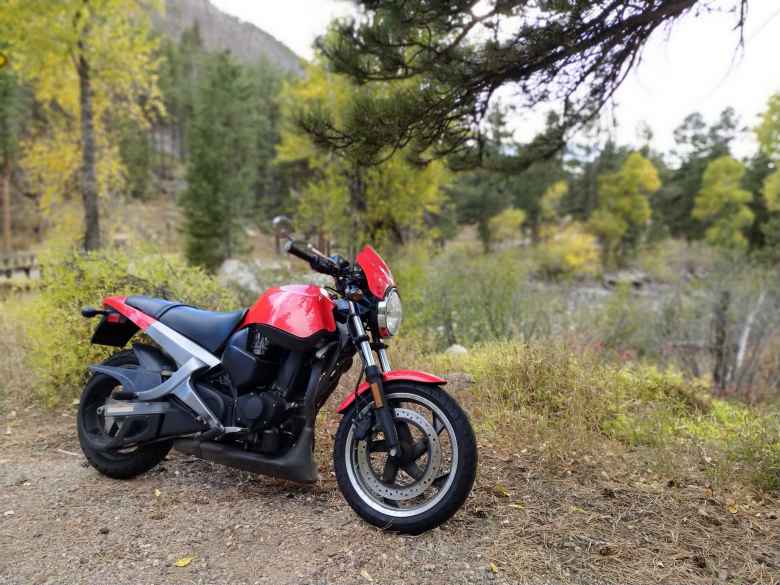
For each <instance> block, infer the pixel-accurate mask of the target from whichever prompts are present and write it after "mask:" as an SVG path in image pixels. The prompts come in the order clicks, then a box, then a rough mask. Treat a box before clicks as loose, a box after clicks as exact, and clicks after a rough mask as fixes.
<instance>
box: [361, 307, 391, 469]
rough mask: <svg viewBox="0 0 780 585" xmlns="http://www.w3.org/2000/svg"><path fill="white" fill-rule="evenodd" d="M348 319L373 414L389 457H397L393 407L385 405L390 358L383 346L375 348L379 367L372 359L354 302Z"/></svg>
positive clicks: (368, 340)
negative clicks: (361, 361)
mask: <svg viewBox="0 0 780 585" xmlns="http://www.w3.org/2000/svg"><path fill="white" fill-rule="evenodd" d="M349 310H350V320H351V321H352V328H353V329H354V331H353V333H354V335H355V337H354V339H355V343H356V344H357V346H358V349H359V350H360V356H361V357H362V358H363V366H364V369H365V372H366V382H368V386H369V388H371V397H372V398H373V400H374V414H375V415H376V420H377V422H378V423H379V427H380V428H381V429H382V433H383V434H384V436H385V444H386V445H387V447H388V454H389V455H390V457H398V456H399V455H400V453H401V449H400V442H399V440H398V429H396V426H395V421H394V420H393V409H392V408H391V407H390V406H388V405H387V403H386V400H385V390H384V376H383V374H384V373H385V372H388V371H390V360H389V359H388V357H387V351H386V350H385V348H384V347H380V348H379V349H378V350H377V353H378V354H379V363H380V365H381V369H380V367H379V366H377V363H376V360H375V359H374V352H373V350H372V349H371V340H370V339H369V337H368V333H366V328H365V327H363V321H362V320H361V318H360V315H358V314H357V311H356V310H355V304H354V303H353V302H352V301H350V302H349Z"/></svg>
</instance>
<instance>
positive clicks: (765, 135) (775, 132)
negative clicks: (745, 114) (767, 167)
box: [756, 93, 780, 160]
mask: <svg viewBox="0 0 780 585" xmlns="http://www.w3.org/2000/svg"><path fill="white" fill-rule="evenodd" d="M756 138H757V139H758V143H759V145H761V150H763V151H764V153H766V155H767V156H768V157H769V158H771V159H772V160H780V93H776V94H775V95H773V96H772V97H770V98H769V103H768V104H767V109H766V111H765V112H764V113H763V114H762V116H761V123H760V124H759V125H758V127H757V128H756Z"/></svg>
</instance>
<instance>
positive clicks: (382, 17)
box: [302, 0, 747, 165]
mask: <svg viewBox="0 0 780 585" xmlns="http://www.w3.org/2000/svg"><path fill="white" fill-rule="evenodd" d="M732 3H733V5H734V8H735V9H738V8H741V10H737V12H738V14H741V15H744V10H745V8H746V3H747V2H746V0H732ZM357 4H358V6H359V7H360V8H361V10H360V11H359V15H360V16H359V17H358V18H357V19H355V20H348V19H345V20H342V21H338V22H337V23H336V24H335V26H334V29H333V30H332V31H331V32H330V33H329V34H327V35H325V36H324V37H323V38H322V39H320V41H319V43H318V46H319V48H320V50H321V51H322V53H323V55H324V56H325V57H326V58H327V59H328V61H329V63H330V64H331V65H332V66H333V67H334V68H335V70H337V71H338V72H341V73H345V74H347V75H349V76H350V77H351V78H353V79H354V80H355V81H357V82H358V84H359V85H365V84H371V83H373V82H376V83H384V82H387V81H399V82H400V83H397V84H394V85H393V87H392V90H391V91H388V92H385V93H381V94H376V95H374V96H370V97H369V98H367V99H364V100H360V101H356V102H355V103H353V105H352V107H351V108H350V110H349V112H348V115H346V116H344V117H343V119H342V120H341V121H340V122H339V121H336V120H334V119H332V118H329V117H328V116H321V115H318V114H321V112H310V113H309V114H310V115H308V116H306V117H304V118H302V122H303V124H304V125H305V127H306V128H307V129H308V130H309V132H311V133H312V135H314V136H316V137H317V139H318V140H320V141H325V142H329V143H330V144H332V145H333V146H334V147H336V148H342V149H346V150H350V151H352V152H353V153H354V154H355V155H356V156H358V157H359V158H360V160H361V161H363V162H374V163H375V162H377V161H379V160H381V159H382V158H383V157H384V156H387V154H388V153H387V151H388V150H397V149H399V148H406V147H410V146H411V150H412V152H415V153H418V154H419V156H421V157H423V158H425V157H427V156H431V155H434V156H436V155H438V156H448V155H452V154H453V153H457V154H458V155H460V156H459V158H465V159H467V160H468V159H475V160H474V161H473V162H475V163H478V162H480V155H482V154H483V151H481V149H479V145H480V143H481V140H480V131H481V129H482V128H483V126H482V121H483V119H484V117H485V115H486V114H487V113H489V111H490V102H491V97H493V96H494V95H495V92H496V90H497V89H498V88H500V87H503V86H512V87H516V88H517V90H518V92H517V93H518V95H519V96H521V101H520V105H521V107H524V108H528V109H533V108H537V107H539V106H540V105H541V104H546V103H550V102H558V103H561V104H563V105H564V107H562V108H561V110H562V116H561V119H560V120H559V124H558V125H557V127H556V128H554V129H552V130H551V131H550V132H548V133H547V134H546V135H545V136H544V137H542V139H541V140H537V141H534V143H532V144H531V145H529V146H528V147H527V148H526V149H524V153H526V154H528V156H521V157H518V158H517V159H516V160H515V161H514V162H515V163H516V164H517V165H521V164H527V163H528V162H529V161H531V160H533V159H534V158H537V157H539V156H541V157H545V156H549V155H550V154H551V153H552V152H555V151H558V150H560V148H561V147H562V146H563V136H564V133H565V131H566V130H567V129H571V128H573V127H577V126H581V125H583V124H585V123H587V122H589V121H590V120H592V119H593V118H594V116H595V115H596V114H597V112H598V111H599V110H600V109H601V107H602V106H603V105H604V104H605V103H606V102H607V101H608V100H609V98H610V97H611V96H612V95H614V92H615V90H616V89H617V87H618V86H619V85H620V84H621V82H622V81H623V80H624V79H625V76H626V73H627V71H628V70H629V69H630V68H631V67H632V66H633V65H634V64H635V63H636V62H637V61H638V60H639V55H640V53H641V50H642V47H643V46H644V44H645V43H646V42H647V40H648V39H649V38H650V36H651V35H652V34H653V32H654V31H656V30H659V29H663V28H664V27H668V26H670V25H671V23H672V22H674V21H676V20H677V19H678V18H680V17H682V16H683V15H686V14H689V13H691V12H693V11H694V9H695V8H698V7H699V6H701V5H702V4H704V2H703V0H673V1H670V0H643V1H641V2H629V3H627V2H607V1H605V0H596V1H592V0H587V1H586V0H569V1H566V2H561V1H555V2H548V1H545V2H528V1H527V0H500V1H499V0H489V1H487V2H481V3H479V7H478V8H477V7H476V6H475V5H476V4H478V3H476V2H474V1H473V0H455V1H452V2H441V1H437V2H432V1H431V0H383V1H382V2H379V1H377V0H360V1H358V2H357ZM705 12H706V11H705V10H701V11H698V12H696V13H695V14H697V15H701V14H703V13H705ZM743 23H744V20H743V19H737V24H738V25H740V26H741V25H742V24H743Z"/></svg>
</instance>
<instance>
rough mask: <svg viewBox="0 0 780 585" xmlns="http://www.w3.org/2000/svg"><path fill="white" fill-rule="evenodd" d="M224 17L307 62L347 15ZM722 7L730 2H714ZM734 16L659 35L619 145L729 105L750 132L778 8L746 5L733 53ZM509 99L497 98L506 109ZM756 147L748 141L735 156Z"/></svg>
mask: <svg viewBox="0 0 780 585" xmlns="http://www.w3.org/2000/svg"><path fill="white" fill-rule="evenodd" d="M212 3H213V4H215V5H216V6H218V7H219V8H220V9H221V10H223V11H225V12H227V13H229V14H233V15H235V16H237V17H239V18H241V19H242V20H246V21H249V22H252V23H254V24H255V25H257V26H258V27H260V28H261V29H263V30H265V31H266V32H269V33H270V34H272V35H273V36H275V37H276V38H277V39H279V40H280V41H282V42H283V43H285V44H286V45H287V46H288V47H290V48H291V49H292V50H293V51H295V52H296V53H297V54H299V55H301V56H302V57H305V58H311V56H312V49H311V43H312V42H313V41H314V39H315V37H316V36H317V35H319V34H321V33H322V32H323V31H324V30H325V27H326V26H327V24H328V22H330V20H331V19H332V18H335V17H338V16H345V15H348V14H350V13H351V11H352V7H351V5H350V3H349V2H348V1H346V0H281V1H280V0H212ZM718 3H719V4H720V5H721V6H723V7H730V6H733V4H734V3H735V2H734V0H718ZM735 23H736V17H735V16H734V15H733V14H725V13H715V14H705V15H703V16H701V17H699V18H694V17H687V18H686V19H685V20H683V21H681V22H678V23H677V24H676V26H675V27H674V29H673V33H672V35H671V37H670V38H667V35H666V34H665V33H663V32H661V31H658V32H656V35H655V36H654V37H653V38H652V39H651V41H650V43H649V44H648V46H647V47H646V49H645V52H644V59H643V61H642V63H641V64H640V65H639V66H638V67H637V68H636V69H635V70H634V72H632V73H631V74H630V75H629V77H628V79H627V80H626V82H625V83H624V85H623V87H621V89H620V90H619V92H618V94H617V96H616V99H615V102H616V110H615V117H616V119H617V122H618V130H617V138H618V140H619V141H620V142H621V143H627V144H636V143H637V142H638V140H637V133H636V129H637V127H638V126H639V124H640V123H642V122H646V123H647V124H649V126H650V128H652V130H653V133H654V140H653V144H654V145H655V147H656V148H659V149H662V150H667V149H670V148H671V147H672V146H673V138H672V132H673V130H674V128H675V127H676V126H677V125H679V124H680V122H682V120H683V118H684V117H685V116H686V115H688V114H689V113H691V112H694V111H699V112H701V113H702V114H704V116H705V118H707V119H708V120H715V119H716V117H717V116H718V114H719V113H720V111H721V110H723V109H724V108H725V107H727V106H733V107H734V108H735V109H736V111H737V113H738V114H739V115H740V118H741V121H742V123H743V124H744V125H746V126H749V127H753V126H755V124H756V120H757V116H758V114H759V113H760V112H761V111H762V110H763V109H764V107H765V104H766V101H767V99H768V98H769V96H770V95H771V94H772V93H775V92H778V91H780V3H779V2H777V0H751V2H750V13H749V18H748V23H747V27H746V31H745V39H746V42H745V49H744V51H736V47H737V41H738V37H737V33H736V32H735V31H733V30H732V29H733V27H734V24H735ZM510 99H511V94H508V96H507V95H505V96H504V97H502V102H503V103H508V102H509V101H510ZM543 115H544V112H533V113H530V114H529V115H528V116H526V117H525V118H524V119H517V120H516V121H515V124H516V125H517V137H518V138H519V139H521V140H526V139H529V138H531V137H532V136H533V135H534V134H535V133H536V132H537V131H538V130H539V129H540V127H541V121H542V120H543ZM753 148H754V146H753V140H752V136H750V135H747V136H745V138H744V139H743V140H742V141H741V143H740V144H739V145H738V146H737V148H736V150H737V154H739V155H740V156H743V155H748V154H750V152H751V151H752V149H753Z"/></svg>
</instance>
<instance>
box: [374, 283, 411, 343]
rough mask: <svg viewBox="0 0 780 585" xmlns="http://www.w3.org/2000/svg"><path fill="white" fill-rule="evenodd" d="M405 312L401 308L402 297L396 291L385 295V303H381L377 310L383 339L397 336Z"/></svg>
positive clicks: (393, 290)
mask: <svg viewBox="0 0 780 585" xmlns="http://www.w3.org/2000/svg"><path fill="white" fill-rule="evenodd" d="M403 316H404V312H403V309H402V308H401V297H400V296H399V295H398V292H397V291H396V290H395V289H391V290H390V292H388V293H387V295H385V298H384V300H383V301H380V302H379V307H378V308H377V322H378V324H379V334H380V335H382V337H388V336H391V335H397V334H398V330H399V329H400V328H401V320H402V319H403Z"/></svg>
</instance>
